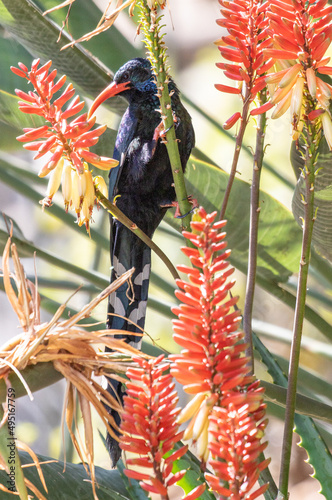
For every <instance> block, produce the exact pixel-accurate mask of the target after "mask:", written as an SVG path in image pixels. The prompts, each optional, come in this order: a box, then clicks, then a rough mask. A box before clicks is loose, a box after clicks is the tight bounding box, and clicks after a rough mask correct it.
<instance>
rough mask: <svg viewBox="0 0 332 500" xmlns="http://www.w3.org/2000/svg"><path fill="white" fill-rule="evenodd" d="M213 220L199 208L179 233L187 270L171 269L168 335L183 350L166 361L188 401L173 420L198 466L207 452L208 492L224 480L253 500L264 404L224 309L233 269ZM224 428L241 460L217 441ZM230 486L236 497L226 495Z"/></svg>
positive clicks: (232, 316)
mask: <svg viewBox="0 0 332 500" xmlns="http://www.w3.org/2000/svg"><path fill="white" fill-rule="evenodd" d="M216 215H217V214H216V212H214V213H212V214H207V213H206V212H205V210H204V209H203V208H200V209H199V210H198V212H197V215H196V219H200V220H195V221H193V222H192V223H191V226H192V233H190V232H186V231H185V232H184V233H183V234H184V236H185V237H186V238H188V239H189V240H190V242H191V243H192V244H193V245H194V246H195V247H196V248H189V247H185V248H183V249H182V251H183V252H184V253H185V255H187V256H188V257H189V258H190V261H191V263H192V265H193V266H195V267H194V268H191V267H189V266H184V265H181V266H178V269H179V271H181V272H183V273H185V274H187V275H188V280H189V282H187V281H184V280H178V281H177V284H178V286H179V290H178V291H176V296H177V298H178V299H180V301H181V302H182V303H181V304H180V306H178V307H175V308H173V312H174V313H175V314H176V315H177V316H178V319H176V320H173V331H174V333H173V338H174V340H175V341H176V342H177V343H178V344H179V345H180V346H181V347H182V348H183V349H182V351H181V353H180V354H175V355H171V356H170V359H171V360H172V365H171V374H172V375H173V376H174V377H175V378H176V379H177V380H178V381H179V382H180V383H181V384H183V388H184V391H186V392H187V393H189V394H192V395H193V396H194V397H193V399H192V400H191V401H190V402H189V403H188V405H187V406H186V407H185V408H184V409H183V410H182V412H181V413H180V415H179V417H178V422H179V423H182V422H185V421H188V420H190V422H189V424H188V427H187V429H186V431H185V433H184V439H193V440H194V442H196V443H197V454H198V455H199V456H200V458H201V459H202V461H203V462H206V461H207V460H208V458H209V455H210V453H211V455H212V457H213V460H214V462H213V463H215V464H216V468H215V477H216V478H215V479H212V476H211V475H210V476H209V475H208V476H207V478H208V480H209V482H210V484H211V487H212V488H213V489H214V486H216V484H217V483H218V488H219V479H220V480H226V481H228V482H229V485H230V491H231V492H232V493H227V495H226V496H227V497H229V498H234V499H235V498H238V499H242V498H243V499H244V498H248V499H249V498H250V499H251V498H254V497H246V496H245V495H247V493H248V491H249V490H250V489H251V488H252V486H253V484H254V483H255V482H256V479H257V474H258V472H257V471H259V470H262V469H264V468H265V467H266V466H267V463H263V464H261V465H260V464H259V460H258V455H257V454H255V453H254V451H253V450H254V448H255V447H256V448H257V449H259V450H260V451H261V450H262V449H263V448H264V447H265V445H260V439H261V438H262V436H263V428H264V426H265V425H266V422H265V421H264V424H263V423H262V422H261V420H262V419H263V417H264V414H265V406H264V405H263V390H262V389H260V388H258V385H259V382H257V381H256V380H255V378H254V377H253V376H251V375H250V374H249V371H250V368H249V366H248V358H247V357H246V356H245V355H244V353H245V349H246V345H245V344H244V343H243V342H242V339H243V333H242V332H239V331H238V327H239V322H240V316H239V313H238V312H237V311H231V308H232V307H233V306H234V304H235V303H236V301H237V298H236V297H229V290H230V289H231V288H232V287H233V285H234V282H233V281H229V277H230V275H231V274H232V273H233V271H234V269H233V268H230V267H229V264H228V263H227V261H226V259H227V257H228V256H229V254H230V251H229V250H226V242H225V241H224V239H225V232H221V231H220V230H221V229H222V228H223V227H224V226H225V224H226V221H218V222H214V219H215V217H216ZM234 412H235V413H234ZM222 414H225V415H228V416H227V419H229V423H228V420H227V419H226V420H225V425H223V420H222V419H221V415H222ZM233 415H235V416H234V418H233ZM232 419H233V420H232ZM236 419H237V420H236ZM232 425H233V428H232ZM227 426H228V427H227ZM226 427H227V429H226ZM231 429H233V430H232V432H233V433H234V442H236V444H237V446H238V447H239V449H240V448H241V447H242V448H241V450H242V451H243V457H244V458H243V460H242V458H241V460H240V459H239V458H238V456H237V454H236V453H237V452H234V453H233V452H231V451H228V448H227V446H228V441H227V439H225V440H223V439H222V436H223V432H224V431H225V432H226V433H227V432H231ZM246 433H248V434H246ZM251 440H252V441H251ZM251 442H252V443H253V444H252V445H251V444H250V443H251ZM256 448H255V449H256ZM245 450H247V453H245ZM235 451H236V450H235ZM226 456H227V457H228V458H227V463H228V465H227V466H226V468H227V467H229V474H228V477H227V479H225V478H224V476H223V475H221V474H220V470H221V469H222V467H223V465H220V466H219V459H220V458H221V459H222V460H223V459H224V458H225V457H226ZM244 462H245V466H244V465H243V463H244ZM233 473H234V478H236V481H237V482H236V481H235V479H234V478H233V476H232V474H233ZM233 479H234V480H233ZM232 481H233V482H232ZM233 483H234V484H233ZM249 486H250V487H249ZM236 488H237V495H238V496H231V494H233V493H234V491H235V489H236ZM216 491H218V490H216ZM223 494H225V493H223ZM241 495H242V496H241Z"/></svg>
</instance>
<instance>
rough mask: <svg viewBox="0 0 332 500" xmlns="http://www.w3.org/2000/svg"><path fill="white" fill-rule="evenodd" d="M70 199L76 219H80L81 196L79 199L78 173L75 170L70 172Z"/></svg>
mask: <svg viewBox="0 0 332 500" xmlns="http://www.w3.org/2000/svg"><path fill="white" fill-rule="evenodd" d="M71 182H72V186H71V201H72V204H73V209H74V210H75V212H76V214H77V218H78V221H79V220H80V216H79V214H80V211H81V205H82V202H83V198H82V200H81V194H80V187H81V186H80V182H81V181H80V179H79V174H78V173H77V171H76V170H73V171H72V173H71Z"/></svg>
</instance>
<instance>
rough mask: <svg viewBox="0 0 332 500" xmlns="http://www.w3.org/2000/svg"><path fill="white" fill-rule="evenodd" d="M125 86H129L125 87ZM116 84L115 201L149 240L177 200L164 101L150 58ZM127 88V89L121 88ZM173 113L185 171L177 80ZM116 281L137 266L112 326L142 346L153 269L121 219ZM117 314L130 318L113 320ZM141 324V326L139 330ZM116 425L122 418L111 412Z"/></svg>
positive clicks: (115, 239)
mask: <svg viewBox="0 0 332 500" xmlns="http://www.w3.org/2000/svg"><path fill="white" fill-rule="evenodd" d="M125 82H129V83H128V85H127V86H124V84H125ZM114 86H115V87H116V88H117V89H120V92H118V91H117V90H116V91H112V95H114V94H115V93H120V94H121V95H122V96H123V97H125V98H126V100H127V101H128V103H129V106H128V108H127V110H126V112H125V114H124V115H123V118H122V120H121V123H120V126H119V130H118V135H117V139H116V143H115V149H114V155H113V156H114V158H116V159H117V160H119V165H118V167H116V168H115V169H112V170H111V171H110V186H109V193H110V199H111V200H112V201H113V199H114V198H115V197H116V204H117V206H118V207H119V208H120V210H121V211H122V212H123V213H124V214H125V215H127V217H129V218H130V219H131V220H132V221H133V222H134V223H136V224H137V226H138V227H139V228H140V229H142V230H143V231H144V232H145V233H146V234H147V235H148V236H149V237H150V238H151V237H152V235H153V233H154V231H155V229H156V228H157V227H158V225H159V224H160V222H161V220H162V218H163V217H164V215H165V213H166V210H167V209H166V208H165V207H164V205H169V204H171V203H172V201H174V200H175V190H174V187H173V186H172V184H173V177H172V171H171V166H170V162H169V158H168V153H167V149H166V146H165V144H163V143H162V142H161V140H160V138H158V136H157V135H156V134H155V131H156V128H157V127H158V125H159V124H160V122H161V116H160V113H159V111H158V109H159V106H160V105H159V99H158V97H157V95H156V94H157V88H156V85H155V83H154V77H153V74H152V71H151V65H150V63H149V62H148V61H147V60H146V59H141V58H137V59H133V60H131V61H129V62H127V63H126V64H125V65H124V66H122V67H121V68H120V69H119V70H118V72H117V73H116V74H115V76H114V83H113V84H112V88H114ZM123 88H124V90H122V89H123ZM169 90H170V91H171V92H172V91H173V92H172V97H171V101H172V110H173V113H174V115H175V118H176V123H175V126H176V136H177V138H178V139H179V142H178V145H179V153H180V158H181V163H182V168H183V170H184V169H185V167H186V163H187V161H188V158H189V155H190V152H191V150H192V148H193V146H194V142H195V137H194V131H193V128H192V124H191V118H190V116H189V114H188V112H187V111H186V109H185V108H184V107H183V105H182V103H181V101H180V98H179V91H178V89H177V87H176V85H175V84H174V82H173V81H170V83H169ZM111 259H112V266H113V269H112V275H111V281H113V280H114V279H115V278H116V277H117V276H119V275H121V274H122V273H123V272H124V271H126V270H128V269H131V268H132V267H134V268H135V272H134V275H133V277H132V284H133V287H132V288H130V287H128V285H127V284H125V285H123V286H122V287H121V288H120V289H118V290H117V291H116V292H115V293H114V294H112V295H111V296H110V303H109V309H108V312H109V315H108V320H107V326H108V328H110V329H121V330H125V331H127V332H128V334H126V335H124V336H123V338H124V339H125V341H126V342H128V343H130V344H132V345H134V346H135V347H140V343H141V336H138V335H135V333H136V334H137V333H138V332H141V331H142V330H141V329H143V328H144V322H145V311H146V304H147V299H148V286H149V276H150V266H151V251H150V249H149V248H148V247H147V246H146V245H145V244H144V243H143V242H142V241H141V240H140V239H139V238H138V237H137V236H135V235H134V234H133V233H132V232H131V231H130V230H128V229H127V228H126V227H125V226H123V225H122V224H121V223H120V222H119V221H118V220H112V222H111ZM113 313H115V314H119V315H121V316H124V317H125V318H128V319H129V320H131V321H132V322H133V323H132V322H131V321H126V319H123V318H120V317H117V316H113ZM136 324H137V325H138V327H140V328H137V326H136ZM109 389H110V390H111V391H113V392H115V393H116V394H117V396H118V397H119V399H120V400H122V397H123V393H122V387H121V384H119V382H116V381H110V385H109ZM112 414H113V416H114V418H115V420H116V422H117V423H119V422H120V418H119V415H118V414H117V413H116V412H114V411H113V412H112ZM107 443H108V447H109V452H110V456H111V460H112V462H113V464H114V465H115V464H116V462H117V461H118V459H119V457H120V454H121V450H120V449H119V446H118V443H117V442H116V441H115V440H114V439H112V438H111V437H110V436H109V435H108V436H107Z"/></svg>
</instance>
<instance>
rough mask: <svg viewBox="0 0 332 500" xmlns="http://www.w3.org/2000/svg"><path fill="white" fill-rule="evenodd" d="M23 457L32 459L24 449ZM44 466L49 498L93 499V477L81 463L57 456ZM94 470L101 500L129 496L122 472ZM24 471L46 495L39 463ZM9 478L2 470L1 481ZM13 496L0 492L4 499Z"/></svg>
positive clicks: (28, 461)
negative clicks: (90, 476)
mask: <svg viewBox="0 0 332 500" xmlns="http://www.w3.org/2000/svg"><path fill="white" fill-rule="evenodd" d="M20 458H21V462H22V465H23V464H31V463H32V460H31V457H30V456H29V455H28V454H27V453H25V452H21V453H20ZM38 460H39V461H40V462H41V463H42V462H47V461H49V460H52V458H50V457H45V456H42V455H38ZM41 469H42V471H43V474H44V478H45V481H46V485H47V488H48V492H49V494H50V495H51V496H49V497H48V498H50V499H52V500H73V499H74V498H79V499H80V500H91V498H93V495H92V486H91V480H90V478H89V476H88V475H87V473H86V471H85V469H84V467H83V465H82V464H72V463H66V464H64V463H63V462H61V461H58V460H56V461H55V462H52V463H45V464H42V465H41ZM95 472H96V482H97V484H98V485H99V486H100V487H99V488H97V495H98V498H99V500H125V499H128V494H127V492H126V489H125V487H124V484H123V481H122V479H121V476H120V473H119V472H118V471H117V470H105V469H102V468H101V467H96V468H95ZM24 475H25V477H26V478H27V479H29V480H30V481H31V482H32V483H33V484H34V485H35V486H36V487H37V488H38V489H39V490H40V492H41V493H43V494H44V495H46V496H47V493H46V492H45V491H44V488H43V485H42V483H41V481H40V479H39V476H38V473H37V471H36V467H34V466H31V467H26V468H24ZM7 479H8V477H7V474H6V472H4V471H0V483H1V484H4V485H5V486H6V484H7ZM13 498H14V497H13V495H11V494H9V493H4V492H1V499H3V500H12V499H13Z"/></svg>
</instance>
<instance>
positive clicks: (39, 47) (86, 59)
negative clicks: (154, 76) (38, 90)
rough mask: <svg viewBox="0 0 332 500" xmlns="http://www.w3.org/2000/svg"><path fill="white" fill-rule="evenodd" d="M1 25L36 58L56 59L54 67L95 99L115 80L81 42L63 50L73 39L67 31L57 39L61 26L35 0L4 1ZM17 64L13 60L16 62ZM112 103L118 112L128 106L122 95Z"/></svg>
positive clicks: (0, 12) (110, 104) (1, 6)
mask: <svg viewBox="0 0 332 500" xmlns="http://www.w3.org/2000/svg"><path fill="white" fill-rule="evenodd" d="M0 24H1V25H2V26H3V27H4V28H5V29H6V30H7V31H8V32H9V33H10V34H11V35H12V36H14V37H15V38H16V39H17V40H18V41H19V42H20V43H21V44H22V45H23V46H24V47H25V48H26V49H27V50H28V51H29V52H30V53H31V54H32V55H33V56H34V57H38V58H40V59H41V60H42V61H44V62H45V61H47V60H49V59H52V61H53V65H54V67H55V68H56V69H58V70H59V71H60V72H61V73H63V74H66V75H67V76H68V78H70V79H71V80H72V81H73V82H74V83H75V85H76V86H78V87H79V88H80V89H81V91H83V92H84V94H85V95H86V96H88V97H91V98H95V97H96V95H98V94H99V93H100V92H101V90H103V89H104V88H105V87H106V85H108V84H109V83H110V81H111V80H112V77H113V74H112V72H111V71H110V70H109V69H108V68H106V66H104V65H103V64H102V63H101V62H100V61H99V60H98V59H97V58H96V57H94V56H93V55H92V54H90V53H89V52H87V51H86V50H85V49H84V48H83V47H82V46H81V45H79V44H77V45H75V46H74V47H72V48H71V49H69V50H64V51H61V48H62V47H63V46H64V45H66V44H67V43H68V42H70V41H71V40H70V38H69V37H68V36H67V35H66V34H65V33H64V34H63V36H62V37H61V40H60V41H59V42H57V39H58V36H59V31H60V29H59V26H57V25H56V24H55V23H54V22H53V21H51V20H49V19H47V18H46V17H43V15H42V11H41V10H40V9H39V8H38V7H37V6H36V5H35V4H34V3H33V2H32V1H31V0H1V1H0ZM45 40H47V43H45ZM16 63H17V61H13V64H12V65H13V66H15V65H16ZM108 106H109V108H110V109H113V110H115V111H117V112H123V111H124V109H125V107H126V106H125V101H124V100H123V99H122V98H120V97H115V98H114V99H111V100H110V101H109V103H108Z"/></svg>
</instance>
